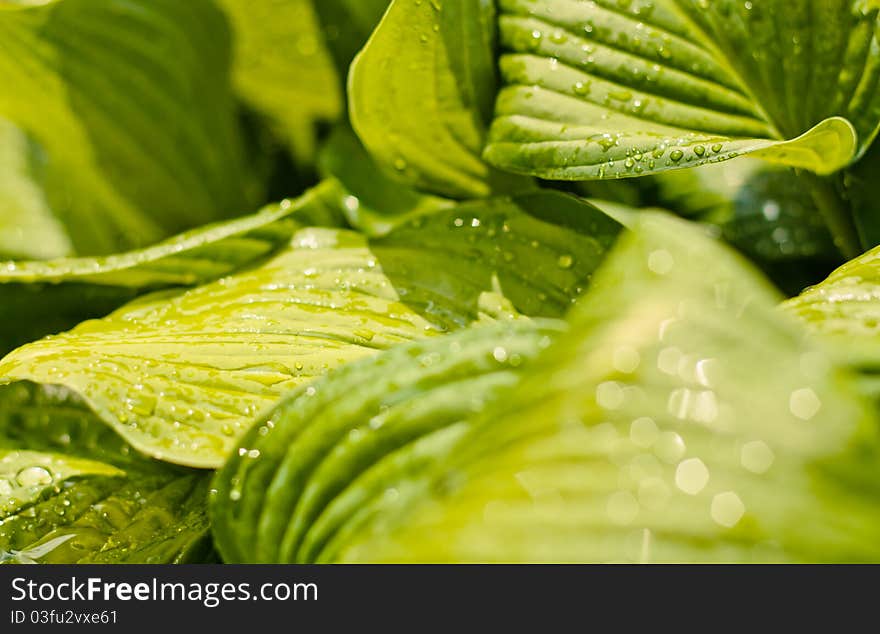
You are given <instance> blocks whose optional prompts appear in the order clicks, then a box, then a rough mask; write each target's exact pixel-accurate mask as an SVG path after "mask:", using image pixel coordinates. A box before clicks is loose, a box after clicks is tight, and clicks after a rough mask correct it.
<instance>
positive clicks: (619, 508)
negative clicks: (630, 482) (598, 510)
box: [606, 491, 639, 525]
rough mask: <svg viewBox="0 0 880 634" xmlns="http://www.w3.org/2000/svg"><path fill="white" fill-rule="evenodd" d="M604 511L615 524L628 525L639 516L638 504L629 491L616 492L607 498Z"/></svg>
mask: <svg viewBox="0 0 880 634" xmlns="http://www.w3.org/2000/svg"><path fill="white" fill-rule="evenodd" d="M606 509H607V511H608V517H609V518H611V521H612V522H614V523H615V524H622V525H625V524H630V523H632V521H633V520H635V519H636V517H637V516H638V514H639V502H638V500H636V498H635V496H634V495H633V494H632V493H630V492H629V491H617V492H616V493H613V494H612V495H611V496H610V497H609V498H608V504H607V506H606Z"/></svg>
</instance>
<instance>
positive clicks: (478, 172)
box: [348, 0, 516, 198]
mask: <svg viewBox="0 0 880 634" xmlns="http://www.w3.org/2000/svg"><path fill="white" fill-rule="evenodd" d="M494 20H495V9H494V3H493V2H491V1H489V0H476V1H469V2H459V1H457V0H443V1H441V0H433V1H430V2H427V1H426V2H410V1H406V2H404V1H403V0H394V1H392V2H391V6H390V7H389V8H388V12H387V13H386V14H385V16H384V17H383V18H382V21H381V22H380V24H379V26H378V27H377V29H376V30H375V31H374V32H373V35H372V36H371V37H370V40H369V41H368V42H367V45H366V46H365V47H364V49H363V50H362V51H361V52H360V54H358V56H357V57H356V58H355V60H354V63H353V64H352V67H351V73H350V75H349V85H348V88H349V113H350V115H351V122H352V125H353V126H354V129H355V131H356V132H357V133H358V135H359V136H360V138H361V140H362V141H363V143H364V145H365V146H366V148H367V150H369V152H370V154H372V155H373V157H374V158H375V159H376V160H377V161H378V162H379V163H380V164H381V165H383V166H384V167H385V168H386V169H388V170H389V172H391V173H395V174H396V175H397V177H398V178H399V179H400V180H402V181H403V182H405V183H407V184H409V185H412V186H414V187H417V188H420V189H424V190H426V191H430V192H433V193H437V194H440V195H443V196H449V197H451V198H475V197H481V196H487V195H489V194H490V193H491V192H492V190H493V181H497V180H499V179H500V178H502V177H500V176H498V175H497V174H493V173H492V170H491V169H490V168H489V166H488V165H486V164H485V163H484V162H483V160H482V159H481V158H480V153H481V151H482V149H483V143H484V138H485V132H486V130H485V123H486V122H487V121H488V120H489V118H490V117H491V112H492V99H493V97H494V95H495V86H496V82H495V61H494V39H495V34H494V31H495V24H494ZM400 60H406V61H405V63H401V61H400ZM515 182H516V181H512V183H515ZM512 183H511V184H512ZM503 187H504V185H503V184H501V183H498V184H497V185H496V187H495V189H496V190H497V189H498V188H503Z"/></svg>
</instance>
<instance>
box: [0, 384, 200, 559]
mask: <svg viewBox="0 0 880 634" xmlns="http://www.w3.org/2000/svg"><path fill="white" fill-rule="evenodd" d="M21 447H28V449H26V450H24V449H21ZM207 485H208V478H207V476H206V475H205V474H200V473H198V472H195V471H190V470H186V469H181V468H177V467H172V466H169V465H164V464H161V463H157V462H153V461H150V460H148V459H146V458H143V457H140V456H138V455H137V454H136V453H135V452H133V451H131V450H130V448H129V447H128V445H126V444H125V443H124V442H123V441H122V440H121V438H120V437H119V436H118V435H116V434H115V433H114V432H112V431H111V430H110V429H109V428H108V427H107V426H106V425H103V424H102V423H101V422H100V420H98V419H97V418H96V417H95V415H94V414H92V413H91V412H90V411H89V409H88V408H87V407H86V406H85V405H84V404H83V402H82V401H81V400H80V399H78V398H77V397H76V395H74V394H72V393H70V392H69V391H67V390H65V389H64V388H58V387H45V388H44V387H40V386H35V385H32V384H24V383H22V384H17V385H13V386H6V387H3V388H0V562H2V563H84V562H103V563H172V562H182V561H193V560H203V559H204V557H205V555H206V554H207V553H209V552H210V547H211V546H210V540H209V539H208V518H207V514H206V510H207V493H208V488H207Z"/></svg>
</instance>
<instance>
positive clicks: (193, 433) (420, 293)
mask: <svg viewBox="0 0 880 634" xmlns="http://www.w3.org/2000/svg"><path fill="white" fill-rule="evenodd" d="M618 231H619V225H618V224H617V223H616V222H615V221H613V220H611V219H610V218H608V217H607V216H605V215H604V214H603V213H601V212H600V211H598V210H597V209H595V208H594V207H591V206H590V205H588V204H586V203H583V202H580V201H578V200H576V199H574V198H571V197H568V196H565V195H562V194H554V193H550V192H548V193H543V194H534V195H528V196H523V197H521V198H517V199H498V200H492V201H485V202H479V203H471V204H467V205H461V206H459V207H456V208H452V209H448V210H443V211H441V212H437V213H434V214H432V215H430V216H426V217H424V218H421V217H420V218H415V219H413V220H412V221H411V222H410V223H409V224H406V225H403V226H401V227H399V228H398V229H396V230H395V231H393V232H392V233H390V234H388V235H387V236H384V237H382V238H378V239H376V240H373V241H369V242H368V241H367V240H366V239H365V238H364V237H363V236H361V235H359V234H356V233H353V232H350V231H345V230H337V229H327V228H306V229H302V230H300V231H298V232H297V233H295V234H294V235H293V238H292V241H291V244H290V247H289V248H287V249H286V250H283V251H281V252H280V253H278V254H277V255H275V256H274V257H272V258H271V259H269V260H268V261H266V262H264V263H262V264H260V265H259V266H256V267H254V268H251V269H249V270H244V271H242V272H239V273H237V274H234V275H231V276H229V277H225V278H221V279H219V280H217V281H215V282H211V283H209V284H205V285H203V286H199V287H196V288H194V289H191V290H188V291H184V292H180V291H171V292H162V293H157V294H154V295H150V296H146V297H143V298H141V299H139V300H137V301H135V302H133V303H131V304H129V305H127V306H125V307H123V308H121V309H119V310H117V311H116V312H114V313H113V314H111V315H109V316H108V317H106V318H104V319H101V320H93V321H87V322H84V323H82V324H80V325H79V326H77V327H76V328H75V329H73V330H72V331H70V332H69V333H65V334H61V335H58V336H55V337H48V338H46V339H43V340H41V341H38V342H35V343H31V344H28V345H26V346H23V347H21V348H19V349H18V350H16V351H14V352H12V353H10V354H9V355H7V357H6V358H5V359H3V360H2V361H0V381H2V382H12V381H15V380H30V381H34V382H38V383H45V384H61V385H65V386H68V387H70V388H72V389H74V390H75V391H77V392H79V393H80V394H82V395H83V397H84V398H85V400H86V401H87V402H88V404H89V406H90V407H92V408H93V409H94V410H95V412H96V413H97V414H98V415H99V416H100V418H101V419H103V420H104V421H106V422H108V423H109V424H111V425H112V426H113V427H114V428H115V429H116V430H117V431H118V432H119V433H120V434H121V435H122V436H123V437H125V438H126V439H127V440H128V441H129V442H131V443H132V445H133V446H134V447H135V448H137V449H139V450H141V451H143V452H145V453H147V454H149V455H151V456H155V457H158V458H162V459H165V460H169V461H171V462H177V463H181V464H186V465H191V466H199V467H215V466H219V465H220V464H222V462H223V459H224V458H225V457H226V455H227V454H228V452H229V451H230V449H231V448H232V447H233V446H234V444H235V441H236V439H237V438H238V437H239V436H240V435H241V434H242V433H243V432H244V431H245V430H246V429H247V428H248V426H249V425H250V424H251V422H252V421H253V420H254V418H255V417H256V415H257V414H258V413H259V412H260V411H261V410H262V409H265V408H267V407H270V406H271V405H273V404H274V403H275V402H277V400H278V399H279V398H280V397H281V396H282V395H283V394H284V393H285V392H287V391H289V390H290V389H292V388H294V387H296V386H298V385H301V384H302V383H304V382H306V381H309V380H312V379H313V378H314V377H316V376H320V375H322V374H324V373H326V372H327V371H328V370H330V369H332V368H334V367H337V366H339V365H342V364H344V363H346V362H348V361H351V360H354V359H357V358H360V357H363V356H365V355H369V354H372V353H374V352H375V351H377V350H383V349H386V348H388V347H389V346H392V345H394V344H397V343H401V342H406V341H410V340H413V339H418V338H422V337H425V336H430V335H431V334H436V333H439V332H443V331H446V330H450V329H455V328H460V327H464V326H467V325H469V324H471V323H473V322H475V321H480V320H484V319H486V318H508V317H514V316H516V315H517V314H518V313H524V314H527V315H536V316H558V315H561V314H563V313H564V311H565V310H567V308H568V306H569V305H570V304H571V302H572V301H574V298H575V297H577V295H578V294H579V293H580V292H581V290H582V289H583V288H584V287H585V286H586V285H587V283H588V282H589V278H590V275H591V274H592V272H593V270H594V269H595V268H596V266H597V265H598V263H599V262H600V261H601V258H602V257H603V255H604V252H605V251H606V249H607V248H608V247H609V246H610V244H611V243H612V242H613V241H614V239H615V238H616V235H617V233H618ZM490 237H491V238H494V239H493V240H490V239H488V238H490Z"/></svg>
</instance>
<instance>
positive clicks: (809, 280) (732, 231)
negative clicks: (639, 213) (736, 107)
mask: <svg viewBox="0 0 880 634" xmlns="http://www.w3.org/2000/svg"><path fill="white" fill-rule="evenodd" d="M651 180H653V182H654V185H655V192H654V195H655V197H656V198H655V200H656V202H657V204H659V205H660V206H662V207H665V208H668V209H670V210H672V211H675V212H676V213H678V214H679V215H682V216H684V217H687V218H690V219H693V220H698V221H700V222H704V223H707V224H709V225H711V226H713V227H717V229H718V231H719V234H720V235H721V237H723V238H724V239H725V240H726V241H727V242H728V243H729V244H732V245H733V246H734V247H736V248H737V249H738V250H740V251H741V252H742V253H744V254H746V255H748V256H749V257H750V258H751V259H752V261H753V262H755V263H756V264H757V265H758V266H760V267H761V268H762V269H763V270H764V272H765V273H767V274H768V275H769V276H770V277H771V278H772V279H773V281H774V282H776V283H777V284H778V285H779V286H780V287H781V288H783V290H785V291H786V292H787V293H789V294H797V293H798V292H800V291H801V290H803V289H804V288H805V287H807V286H809V285H810V284H813V283H815V282H816V281H817V280H819V279H821V278H822V277H823V276H824V275H826V274H827V272H828V271H830V270H831V269H833V268H834V267H835V266H837V265H839V264H840V257H839V256H838V255H837V250H836V248H835V246H834V242H833V240H832V238H831V235H830V233H829V232H828V229H827V227H826V226H825V224H824V222H823V220H822V215H821V213H820V212H819V210H818V208H817V207H816V204H815V202H814V201H813V198H812V196H811V193H810V188H809V186H808V184H807V183H805V182H804V181H803V180H802V178H801V177H800V176H799V175H798V174H797V172H795V171H794V170H791V169H788V168H785V167H780V166H776V165H770V164H768V163H766V162H764V161H759V160H756V159H748V158H742V159H738V160H735V161H730V162H727V163H724V164H717V165H706V166H703V167H698V168H695V169H691V170H677V171H673V172H666V173H663V174H658V175H656V176H655V177H653V178H652V179H651Z"/></svg>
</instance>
